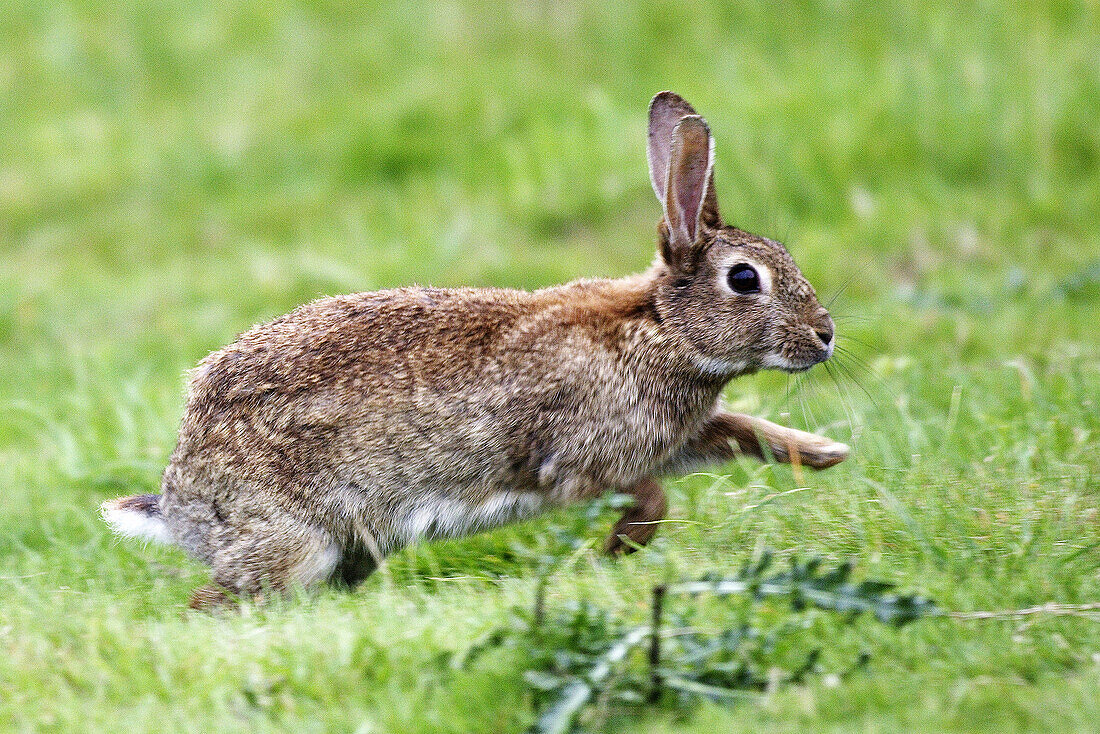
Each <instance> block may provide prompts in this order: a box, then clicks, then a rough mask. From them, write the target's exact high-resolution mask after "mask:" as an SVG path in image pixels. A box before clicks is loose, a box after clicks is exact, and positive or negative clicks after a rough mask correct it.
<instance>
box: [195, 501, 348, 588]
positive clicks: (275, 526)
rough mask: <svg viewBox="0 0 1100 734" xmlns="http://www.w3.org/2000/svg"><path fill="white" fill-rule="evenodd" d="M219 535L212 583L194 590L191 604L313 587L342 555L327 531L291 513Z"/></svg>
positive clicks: (213, 560)
mask: <svg viewBox="0 0 1100 734" xmlns="http://www.w3.org/2000/svg"><path fill="white" fill-rule="evenodd" d="M218 535H219V536H220V537H219V538H218V541H220V542H217V541H216V547H215V548H214V549H213V552H212V554H211V561H210V565H211V567H212V569H213V583H211V584H209V585H208V586H204V587H201V588H199V589H197V590H196V591H195V592H194V593H193V594H192V596H191V601H190V606H191V607H192V608H195V609H208V608H211V607H217V606H224V605H227V604H231V603H232V602H233V600H234V599H235V598H239V597H247V598H251V597H257V596H258V595H260V594H262V593H263V592H265V591H272V592H275V593H282V592H286V591H288V590H290V589H291V588H294V587H295V586H300V587H303V588H308V587H310V586H313V585H315V584H316V583H318V582H320V581H324V580H326V579H328V578H330V577H331V576H332V575H333V572H334V571H335V570H336V568H337V566H338V564H339V563H340V560H341V558H342V555H343V551H342V549H341V548H340V546H339V544H337V543H336V542H335V540H333V538H332V537H331V536H330V535H329V534H328V533H327V532H325V531H324V530H321V529H320V528H317V527H315V526H311V525H308V524H305V523H303V522H301V521H298V520H295V519H293V518H289V517H278V518H262V519H257V518H253V519H251V520H250V521H249V522H248V523H247V524H246V525H244V526H241V527H235V528H225V529H224V530H223V532H221V533H219V534H218Z"/></svg>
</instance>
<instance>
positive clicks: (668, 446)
mask: <svg viewBox="0 0 1100 734" xmlns="http://www.w3.org/2000/svg"><path fill="white" fill-rule="evenodd" d="M647 147H648V150H647V154H648V159H649V169H650V177H651V181H652V184H653V190H654V192H655V193H656V195H657V199H658V200H659V201H660V202H661V204H662V205H663V208H664V214H663V217H662V218H661V220H660V222H659V224H658V227H657V255H656V257H655V259H654V261H653V264H652V265H651V267H650V268H649V269H648V270H647V271H645V272H644V273H641V274H637V275H632V276H629V277H624V278H619V279H603V280H594V279H593V280H578V281H575V282H572V283H568V284H566V285H561V286H555V287H550V288H545V289H542V290H537V291H534V292H524V291H517V290H504V289H473V288H457V289H442V288H428V287H407V288H398V289H394V290H385V291H378V292H370V293H359V294H355V295H347V296H337V297H328V298H322V299H320V300H316V301H313V302H312V303H308V304H306V305H304V306H301V307H299V308H298V309H296V310H294V311H293V312H291V313H289V314H287V315H285V316H282V317H280V318H277V319H275V320H274V321H272V322H270V323H267V324H264V325H261V326H256V327H254V328H252V329H251V330H249V331H246V332H245V333H244V334H242V335H241V336H240V337H239V338H238V339H237V340H236V341H235V342H233V343H232V344H230V345H229V346H227V347H225V348H224V349H221V350H219V351H217V352H214V353H213V354H211V355H209V356H208V357H206V358H205V359H203V360H202V361H201V362H200V363H199V365H198V367H197V368H196V369H195V370H193V372H192V373H191V375H190V381H189V388H188V397H187V403H186V407H185V410H184V415H183V419H182V423H181V426H180V429H179V438H178V443H177V445H176V447H175V450H174V452H173V453H172V456H171V460H170V463H169V464H168V467H167V469H166V470H165V472H164V476H163V480H162V484H161V493H160V494H159V495H155V494H151V495H139V496H135V497H126V498H121V499H116V500H112V501H108V502H105V503H104V504H103V505H102V513H103V516H104V518H105V520H106V521H107V523H108V524H109V525H110V526H111V527H112V528H113V529H114V530H115V531H116V532H117V533H119V534H121V535H124V536H135V537H140V538H145V539H147V540H155V541H161V542H165V543H171V544H175V545H177V546H179V547H181V548H183V549H184V550H185V551H186V552H187V553H188V554H190V555H191V556H193V557H195V558H197V559H199V560H200V561H203V562H205V563H207V564H209V565H210V566H211V568H212V583H211V584H209V585H207V586H204V587H201V588H200V589H198V590H197V591H196V592H195V593H194V595H193V596H192V597H191V605H192V606H194V607H198V608H203V607H208V606H212V605H217V604H221V603H226V602H227V601H231V600H234V599H238V598H247V597H251V596H256V595H260V594H261V593H263V592H264V591H265V590H272V591H284V590H287V589H290V588H293V587H309V586H311V585H314V584H317V583H319V582H322V581H326V580H327V581H331V582H334V583H338V584H343V585H347V586H349V587H350V586H354V585H356V584H358V583H359V582H361V581H362V580H363V579H364V578H365V577H366V576H367V575H368V574H370V573H371V571H372V570H373V569H374V568H375V567H376V566H377V565H378V563H379V562H380V561H381V560H382V559H383V558H384V557H385V556H386V555H387V554H389V553H393V552H394V551H396V550H398V549H400V548H402V547H403V546H406V545H408V544H410V543H414V542H417V541H420V540H428V539H435V538H446V537H457V536H462V535H465V534H469V533H473V532H476V531H480V530H483V529H488V528H493V527H497V526H500V525H502V524H505V523H509V522H513V521H518V520H522V519H525V518H530V517H533V516H536V515H538V514H539V513H541V512H544V511H546V510H549V509H551V508H555V507H560V506H562V505H565V504H568V503H573V502H579V501H584V500H588V499H591V498H594V497H596V496H598V495H600V494H602V493H605V492H608V491H612V490H613V491H617V492H621V493H626V494H628V495H631V496H632V497H633V499H634V502H633V504H632V505H631V506H630V507H628V508H627V509H626V510H625V511H624V514H623V515H622V517H621V518H620V519H619V520H618V521H617V522H616V523H615V525H614V528H613V530H612V532H611V535H610V537H609V538H608V540H607V542H606V545H605V548H604V550H605V551H606V552H607V553H609V554H620V553H627V552H630V551H632V550H635V549H638V548H640V547H642V546H644V545H645V544H646V543H647V542H648V541H649V540H650V538H651V537H652V536H653V535H654V532H655V531H656V529H657V526H658V523H659V521H660V520H662V519H663V518H664V517H665V513H666V510H667V504H668V503H667V500H666V497H665V493H664V492H663V491H662V489H661V485H660V483H659V481H658V480H659V478H660V477H661V476H662V475H665V474H669V473H674V472H684V471H687V470H689V469H691V468H692V467H696V466H701V465H705V464H710V463H715V462H724V461H727V460H729V459H731V458H733V457H735V456H736V455H737V454H745V455H750V456H753V457H756V458H759V459H763V460H772V459H774V460H779V461H790V462H797V463H800V464H803V465H806V466H810V467H815V468H825V467H829V466H832V465H834V464H836V463H838V462H840V461H842V460H844V459H845V458H846V457H847V456H848V447H847V446H846V445H845V444H843V443H839V442H835V441H832V440H830V439H827V438H824V437H822V436H818V435H814V434H811V433H806V432H803V431H797V430H793V429H790V428H785V427H783V426H779V425H776V424H774V423H770V422H768V421H765V420H762V419H759V418H754V417H750V416H747V415H741V414H735V413H730V412H728V411H726V410H724V409H723V408H722V406H721V404H720V400H719V397H720V393H721V392H722V389H723V387H724V386H725V385H726V384H727V383H728V382H729V381H730V380H731V379H733V378H735V377H738V376H740V375H747V374H750V373H753V372H755V371H757V370H760V369H765V368H769V369H779V370H785V371H788V372H797V371H802V370H807V369H809V368H810V367H812V366H814V365H816V364H818V363H820V362H823V361H825V360H827V359H829V357H830V356H831V355H832V353H833V345H834V340H835V335H834V332H835V329H834V325H833V321H832V318H831V317H830V315H829V313H828V311H826V309H825V308H823V307H822V306H821V305H820V303H818V300H817V297H816V294H815V292H814V289H813V288H812V287H811V286H810V284H809V283H808V282H807V281H806V279H805V278H804V277H803V275H802V273H801V272H800V271H799V269H798V267H797V266H796V265H795V263H794V260H793V259H792V258H791V256H790V255H789V254H788V253H787V250H786V249H785V248H784V247H783V246H782V245H781V244H779V243H778V242H775V241H773V240H770V239H767V238H764V237H759V236H756V235H752V234H749V233H747V232H744V231H742V230H740V229H737V228H735V227H732V226H728V225H727V224H725V222H724V221H723V219H722V217H721V215H720V214H719V211H718V201H717V198H716V195H715V190H714V182H713V173H712V169H713V165H714V142H713V139H712V138H711V134H710V129H709V127H708V126H707V123H706V122H705V121H704V119H703V118H702V117H700V116H699V115H698V114H697V113H696V112H695V110H694V109H693V108H692V106H691V105H690V104H688V102H687V101H685V100H684V99H683V98H681V97H680V96H678V95H676V94H674V93H672V92H661V93H660V94H658V95H656V96H655V97H654V98H653V100H652V102H651V104H650V107H649V137H648V146H647Z"/></svg>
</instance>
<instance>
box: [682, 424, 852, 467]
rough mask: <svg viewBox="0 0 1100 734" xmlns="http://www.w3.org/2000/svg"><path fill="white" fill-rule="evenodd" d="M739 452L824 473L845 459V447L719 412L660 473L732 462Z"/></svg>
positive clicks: (790, 429) (794, 431) (804, 433)
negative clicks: (803, 466) (807, 467)
mask: <svg viewBox="0 0 1100 734" xmlns="http://www.w3.org/2000/svg"><path fill="white" fill-rule="evenodd" d="M731 440H732V441H734V442H736V444H737V447H736V449H735V448H734V447H733V446H731V445H730V441H731ZM739 452H740V453H742V454H747V455H749V456H753V457H755V458H757V459H760V460H762V461H768V460H775V461H780V462H784V463H797V464H803V465H805V466H809V467H813V468H814V469H827V468H829V467H830V466H835V465H837V464H839V463H840V462H842V461H844V460H845V459H846V458H848V445H847V444H843V443H840V442H839V441H833V440H832V439H830V438H826V437H825V436H819V435H817V434H816V433H809V432H807V431H800V430H798V429H796V428H787V427H786V426H781V425H779V424H778V423H772V422H771V421H767V420H764V419H763V418H756V417H754V416H751V415H745V414H743V413H729V412H726V411H722V412H719V413H717V414H716V415H714V416H712V417H711V418H710V420H708V421H707V422H706V424H704V426H703V428H702V429H701V430H700V431H699V432H698V433H696V434H695V436H693V437H692V438H691V439H689V440H688V442H687V443H686V444H685V445H684V446H683V448H681V449H680V451H679V452H678V453H677V454H676V455H675V456H673V457H672V458H671V459H669V461H668V462H666V463H665V466H664V467H662V469H663V470H664V471H666V472H669V473H672V472H676V471H683V470H685V469H688V468H691V467H696V466H701V465H706V464H720V463H722V462H725V461H729V460H730V459H733V458H734V457H735V456H736V455H737V454H738V453H739Z"/></svg>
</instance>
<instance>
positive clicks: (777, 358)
mask: <svg viewBox="0 0 1100 734" xmlns="http://www.w3.org/2000/svg"><path fill="white" fill-rule="evenodd" d="M832 351H833V350H832V348H830V349H829V352H828V353H827V354H825V355H823V356H822V358H821V359H814V360H810V361H807V362H795V361H794V360H791V359H787V358H786V357H784V356H783V355H781V354H766V355H764V359H762V360H760V364H761V365H762V366H763V367H764V368H765V369H770V370H782V371H783V372H805V371H806V370H808V369H810V368H811V367H813V366H814V365H818V364H821V363H822V362H824V361H825V360H827V359H828V358H829V357H831V356H832Z"/></svg>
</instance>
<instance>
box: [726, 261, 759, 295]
mask: <svg viewBox="0 0 1100 734" xmlns="http://www.w3.org/2000/svg"><path fill="white" fill-rule="evenodd" d="M729 281H730V288H732V289H733V292H734V293H741V294H745V293H759V292H760V275H759V274H758V273H757V272H756V268H754V267H753V266H752V265H745V264H744V263H742V264H740V265H734V266H733V267H732V268H730V274H729Z"/></svg>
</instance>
